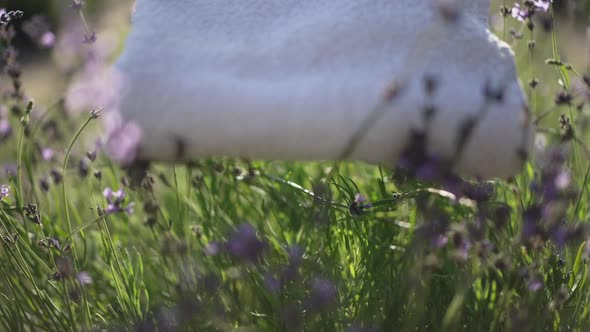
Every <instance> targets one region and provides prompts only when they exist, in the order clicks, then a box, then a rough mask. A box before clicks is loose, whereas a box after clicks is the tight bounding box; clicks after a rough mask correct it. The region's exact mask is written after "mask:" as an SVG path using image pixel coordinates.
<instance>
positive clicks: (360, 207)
mask: <svg viewBox="0 0 590 332" xmlns="http://www.w3.org/2000/svg"><path fill="white" fill-rule="evenodd" d="M366 201H367V198H366V197H365V196H364V195H362V194H361V193H357V194H356V195H355V196H354V200H353V201H352V203H351V204H350V206H349V211H350V214H351V215H353V216H359V215H361V214H362V213H363V211H364V210H365V209H368V208H370V207H371V206H372V205H371V204H370V203H365V202H366Z"/></svg>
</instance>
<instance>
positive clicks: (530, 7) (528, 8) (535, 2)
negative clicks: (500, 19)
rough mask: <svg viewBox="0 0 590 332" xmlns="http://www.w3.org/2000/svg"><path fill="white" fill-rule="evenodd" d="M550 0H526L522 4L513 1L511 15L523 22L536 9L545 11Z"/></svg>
mask: <svg viewBox="0 0 590 332" xmlns="http://www.w3.org/2000/svg"><path fill="white" fill-rule="evenodd" d="M552 2H553V0H526V1H525V2H524V3H523V4H522V6H521V5H520V4H518V3H515V4H514V7H512V17H514V18H516V19H517V20H519V21H521V22H524V21H526V20H528V19H530V18H531V17H533V15H535V13H536V12H538V11H543V12H547V11H548V10H549V5H550V4H551V3H552Z"/></svg>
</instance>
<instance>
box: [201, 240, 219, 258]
mask: <svg viewBox="0 0 590 332" xmlns="http://www.w3.org/2000/svg"><path fill="white" fill-rule="evenodd" d="M221 249H222V246H221V243H219V242H218V241H213V242H211V243H209V244H208V245H207V246H206V247H205V250H204V251H205V255H207V256H215V255H217V254H219V252H220V251H221Z"/></svg>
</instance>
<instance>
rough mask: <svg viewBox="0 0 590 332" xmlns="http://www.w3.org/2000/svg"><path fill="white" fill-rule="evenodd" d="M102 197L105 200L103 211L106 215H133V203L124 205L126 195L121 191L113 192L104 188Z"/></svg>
mask: <svg viewBox="0 0 590 332" xmlns="http://www.w3.org/2000/svg"><path fill="white" fill-rule="evenodd" d="M102 194H103V196H104V197H105V198H106V199H107V203H108V205H107V208H106V209H105V210H104V211H105V213H106V214H112V213H117V212H127V213H128V214H132V213H133V202H131V203H129V204H127V205H125V198H126V196H127V195H126V194H125V192H124V191H123V189H119V190H117V191H113V190H112V189H111V188H105V190H104V191H103V192H102Z"/></svg>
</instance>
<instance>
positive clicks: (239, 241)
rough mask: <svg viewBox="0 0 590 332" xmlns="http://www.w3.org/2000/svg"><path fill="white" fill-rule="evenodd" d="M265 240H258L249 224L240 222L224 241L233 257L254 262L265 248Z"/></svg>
mask: <svg viewBox="0 0 590 332" xmlns="http://www.w3.org/2000/svg"><path fill="white" fill-rule="evenodd" d="M266 247H267V244H266V242H264V241H262V240H260V239H259V238H258V236H257V235H256V230H255V229H254V227H252V225H250V224H241V225H239V226H238V227H237V229H236V230H235V231H234V232H233V233H232V234H231V236H230V237H229V239H228V240H227V241H226V242H225V248H226V249H227V251H228V252H229V253H230V254H231V255H232V256H234V257H235V258H237V259H239V260H243V261H248V262H250V263H256V262H258V261H259V260H260V258H261V257H262V254H263V252H264V250H265V249H266Z"/></svg>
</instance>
